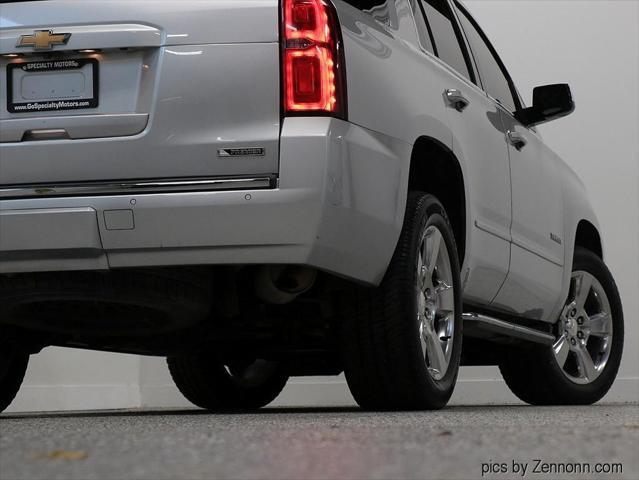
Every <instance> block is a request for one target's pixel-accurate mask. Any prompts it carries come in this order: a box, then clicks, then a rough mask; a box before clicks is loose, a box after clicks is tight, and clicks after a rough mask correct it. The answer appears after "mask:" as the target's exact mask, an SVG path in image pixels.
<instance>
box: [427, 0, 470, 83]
mask: <svg viewBox="0 0 639 480" xmlns="http://www.w3.org/2000/svg"><path fill="white" fill-rule="evenodd" d="M422 5H423V6H424V10H425V12H426V19H427V20H428V24H429V25H430V28H431V30H432V32H433V37H435V48H437V56H438V57H439V58H441V59H442V60H443V61H444V62H446V63H447V64H448V65H450V66H451V67H453V68H454V69H455V70H457V71H458V72H459V73H461V74H462V75H463V76H465V77H466V78H471V77H470V74H469V73H468V65H467V64H466V59H465V58H464V54H463V52H462V49H461V46H460V44H459V40H458V38H457V34H456V33H455V27H454V23H453V22H454V20H453V12H452V11H451V10H450V7H449V6H448V2H447V1H446V0H422Z"/></svg>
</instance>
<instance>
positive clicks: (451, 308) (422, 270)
mask: <svg viewBox="0 0 639 480" xmlns="http://www.w3.org/2000/svg"><path fill="white" fill-rule="evenodd" d="M416 283H417V284H416V287H415V289H416V295H417V322H418V325H419V338H420V342H421V348H422V355H423V357H424V361H425V362H426V367H427V370H428V373H429V374H430V376H431V377H432V378H433V379H434V380H441V379H442V378H444V376H445V375H446V372H447V371H448V367H449V365H450V361H451V356H452V353H453V335H454V334H455V292H454V288H453V273H452V266H451V263H450V257H449V252H448V248H447V246H446V242H445V241H444V237H443V235H442V233H441V231H440V230H439V229H438V228H437V227H435V226H432V225H431V226H429V227H428V228H426V229H425V231H424V232H423V234H422V236H421V239H420V242H419V252H418V255H417V282H416Z"/></svg>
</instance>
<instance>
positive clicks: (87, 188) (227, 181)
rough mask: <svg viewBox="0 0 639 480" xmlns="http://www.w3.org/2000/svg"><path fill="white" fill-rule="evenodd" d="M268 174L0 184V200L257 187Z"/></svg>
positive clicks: (269, 184)
mask: <svg viewBox="0 0 639 480" xmlns="http://www.w3.org/2000/svg"><path fill="white" fill-rule="evenodd" d="M273 186H274V182H273V178H272V177H251V178H191V179H158V180H131V181H128V180H127V181H121V182H117V181H113V182H83V183H59V184H40V185H25V186H22V185H14V186H4V187H3V186H0V200H7V199H18V198H46V197H65V196H92V195H125V194H145V193H147V194H148V193H175V192H206V191H224V190H258V189H268V188H273Z"/></svg>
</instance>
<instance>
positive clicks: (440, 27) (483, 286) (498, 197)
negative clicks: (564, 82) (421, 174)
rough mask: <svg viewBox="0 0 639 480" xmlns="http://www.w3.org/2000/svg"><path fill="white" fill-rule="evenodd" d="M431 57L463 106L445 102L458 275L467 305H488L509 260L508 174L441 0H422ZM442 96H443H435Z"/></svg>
mask: <svg viewBox="0 0 639 480" xmlns="http://www.w3.org/2000/svg"><path fill="white" fill-rule="evenodd" d="M422 6H423V9H424V13H425V17H426V20H427V23H428V27H429V29H430V31H431V33H432V37H433V39H434V44H435V50H436V54H437V56H438V57H439V58H440V59H441V60H442V61H444V62H445V63H446V64H447V65H448V67H449V70H450V73H451V74H450V75H449V76H448V78H447V83H446V85H445V90H447V91H450V92H455V94H456V95H460V96H461V97H462V98H463V99H464V103H465V105H464V106H463V107H462V106H459V108H456V107H457V106H456V105H455V103H454V102H449V103H448V104H447V106H448V108H447V121H448V123H449V127H450V129H451V130H452V132H453V151H454V153H455V155H456V156H457V158H458V159H459V160H460V162H462V165H464V166H465V170H466V171H465V177H466V178H465V181H466V192H467V195H468V197H469V204H470V211H469V212H468V213H467V214H468V215H469V216H470V225H469V231H468V232H467V236H468V237H469V238H468V239H467V240H468V241H467V245H468V249H467V252H466V260H465V263H464V267H463V272H462V280H463V281H464V298H465V300H466V301H467V302H472V303H479V304H488V303H490V302H491V301H492V299H493V298H494V297H495V295H496V294H497V292H498V291H499V288H500V287H501V286H502V284H503V282H504V280H505V278H506V274H507V272H508V263H509V260H510V222H511V210H510V208H511V197H510V170H509V165H508V149H507V147H506V144H505V142H504V135H505V131H504V127H503V125H502V122H501V117H500V114H499V108H498V107H497V106H496V105H495V104H494V102H493V101H492V100H490V99H489V98H488V97H487V96H486V95H485V93H484V92H483V91H482V90H481V88H480V87H478V86H477V83H478V79H477V77H476V75H475V71H474V68H473V64H472V62H471V58H470V56H469V54H468V51H467V49H466V45H465V43H464V39H463V36H462V33H461V31H460V29H459V26H458V25H457V21H456V20H455V16H454V14H453V11H452V9H451V7H450V5H449V3H448V2H447V1H446V0H422ZM441 95H442V97H445V96H446V95H445V92H444V91H442V92H441Z"/></svg>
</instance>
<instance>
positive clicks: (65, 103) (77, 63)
mask: <svg viewBox="0 0 639 480" xmlns="http://www.w3.org/2000/svg"><path fill="white" fill-rule="evenodd" d="M86 65H91V66H92V68H91V71H92V79H91V81H92V86H93V91H92V96H91V97H83V98H65V99H51V100H46V99H44V100H34V101H27V102H24V101H22V102H14V93H15V92H14V89H13V87H14V73H13V72H14V70H15V69H18V68H20V69H23V70H24V71H25V72H34V73H40V72H59V71H65V70H68V71H76V70H80V69H82V68H84V67H85V66H86ZM99 105H100V62H99V61H98V60H97V59H95V58H79V59H78V58H70V59H57V60H41V61H35V62H12V63H9V64H7V110H8V111H9V113H34V112H36V113H37V112H52V111H62V110H85V109H90V108H97V107H98V106H99Z"/></svg>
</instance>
